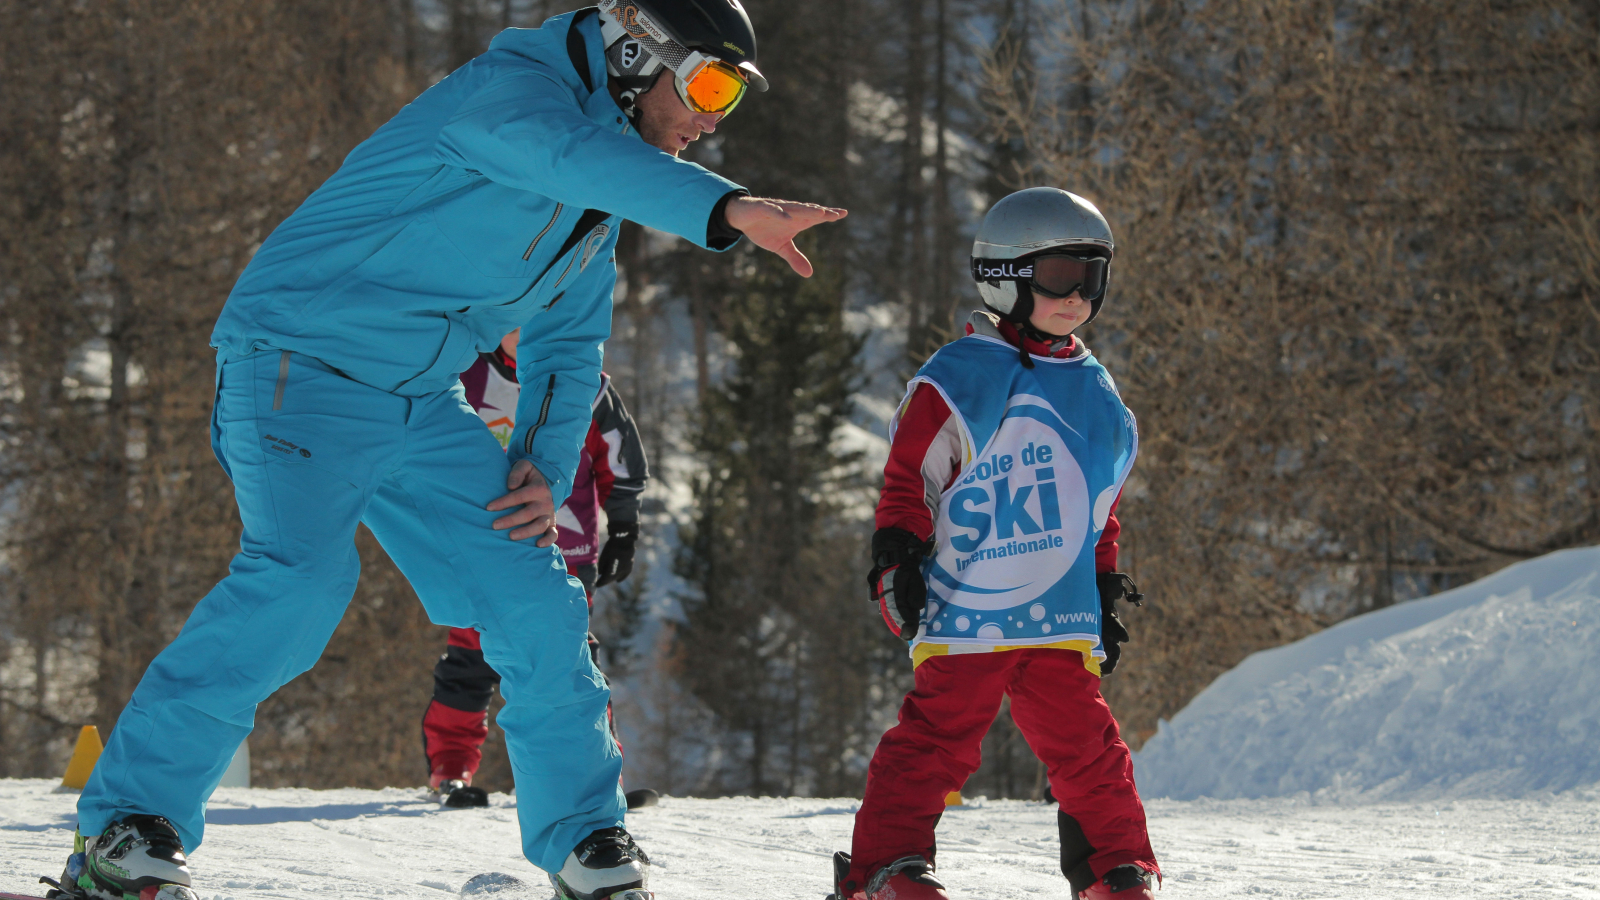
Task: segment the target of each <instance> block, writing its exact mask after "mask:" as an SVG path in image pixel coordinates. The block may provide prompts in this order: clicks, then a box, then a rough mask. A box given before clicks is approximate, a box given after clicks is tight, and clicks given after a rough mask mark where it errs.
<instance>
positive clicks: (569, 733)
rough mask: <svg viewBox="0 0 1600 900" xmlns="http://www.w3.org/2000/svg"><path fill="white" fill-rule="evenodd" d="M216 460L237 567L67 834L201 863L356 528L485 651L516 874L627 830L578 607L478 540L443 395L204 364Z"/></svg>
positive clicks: (490, 476)
mask: <svg viewBox="0 0 1600 900" xmlns="http://www.w3.org/2000/svg"><path fill="white" fill-rule="evenodd" d="M212 443H213V445H214V447H215V448H216V451H217V456H218V459H220V460H221V461H222V463H223V467H224V468H225V469H227V471H228V474H229V476H230V477H231V478H232V479H233V484H234V494H235V497H236V498H237V500H238V503H239V516H240V518H241V519H242V520H243V525H244V530H243V534H242V536H241V538H240V551H239V554H238V555H237V556H235V557H234V558H233V562H232V563H231V565H230V566H229V569H228V576H227V577H226V578H225V579H223V580H222V581H221V582H220V583H219V584H218V585H217V586H216V587H215V588H213V589H212V590H211V592H210V593H209V594H207V595H206V596H205V598H204V599H203V600H201V601H200V603H199V605H198V606H196V607H195V610H194V612H193V613H192V614H191V615H190V616H189V619H188V621H187V622H186V623H185V624H184V626H183V630H182V632H181V633H180V634H179V635H178V637H177V639H176V640H174V641H173V642H172V644H171V645H169V646H168V647H167V648H166V649H165V650H163V651H162V652H161V654H160V655H158V656H157V657H156V658H155V660H154V661H153V662H152V663H151V664H150V667H149V669H148V670H146V671H145V674H144V677H143V678H142V679H141V680H140V682H139V686H138V688H137V689H136V690H135V691H134V693H133V698H132V700H131V701H130V702H129V704H128V705H127V707H126V708H125V709H124V710H123V712H122V716H121V718H119V719H118V720H117V725H116V728H115V730H113V731H112V733H111V738H110V740H109V741H108V743H107V744H106V748H105V752H104V754H103V755H102V756H101V757H100V761H99V763H98V764H97V765H96V766H95V769H94V774H93V775H92V776H91V777H90V779H89V783H88V785H87V787H85V789H84V791H83V795H82V797H81V798H80V799H79V801H78V820H79V827H80V829H81V830H82V833H83V834H86V835H93V834H98V833H99V832H101V831H102V830H104V828H105V826H106V825H107V824H109V823H110V822H112V821H114V820H116V819H118V818H121V817H122V816H124V815H128V814H131V813H148V814H154V815H160V816H165V817H166V818H167V819H168V820H170V821H171V822H172V824H173V826H174V827H175V828H176V829H177V831H178V834H179V835H180V836H181V837H182V839H183V843H184V846H185V847H187V848H188V849H189V850H191V851H192V850H194V849H195V848H196V847H198V846H199V845H200V842H201V839H202V837H203V835H204V830H205V808H206V800H207V799H208V798H209V797H210V796H211V792H212V791H214V790H215V789H216V786H217V782H218V781H220V780H221V779H222V774H223V772H224V771H225V770H226V769H227V767H228V763H229V761H230V760H231V759H232V757H233V754H234V751H235V750H237V749H238V747H239V744H240V742H242V741H243V740H244V739H245V737H246V736H247V735H248V734H249V733H250V730H251V727H252V725H253V724H254V721H255V709H256V705H257V704H258V703H260V702H261V701H263V700H265V699H266V698H267V697H268V696H270V695H271V694H272V692H273V691H275V690H277V689H278V688H279V687H281V686H282V685H284V684H285V683H287V682H288V681H289V680H290V679H292V678H294V677H295V676H296V675H299V674H300V673H302V672H305V671H306V670H308V669H310V668H311V666H312V664H314V663H315V662H316V661H317V658H318V657H319V656H320V655H321V654H322V649H323V647H324V646H325V645H326V644H327V642H328V639H329V638H330V637H332V636H333V631H334V628H335V627H337V626H338V624H339V619H340V618H341V617H342V616H343V614H344V611H345V607H346V606H347V605H348V604H349V602H350V597H351V595H352V594H353V593H354V591H355V587H356V578H357V575H358V573H359V570H360V562H359V560H358V557H357V554H356V549H355V544H354V538H355V531H356V523H357V522H365V523H366V525H367V527H369V528H370V529H371V530H372V532H373V534H374V535H376V536H377V538H378V541H379V542H380V543H381V544H382V545H383V547H384V549H385V550H386V551H388V553H389V556H390V557H391V558H392V559H393V560H394V561H395V563H396V564H397V565H398V566H399V567H400V570H401V572H403V573H404V574H405V576H406V578H407V579H408V580H410V582H411V585H412V587H414V588H415V589H416V592H417V595H418V596H419V597H420V598H421V599H422V603H423V605H424V607H426V609H427V611H428V615H429V617H430V618H431V619H432V620H433V621H434V622H436V623H438V624H440V625H450V626H458V627H469V628H475V629H478V630H479V631H480V632H481V639H482V644H483V653H484V659H485V660H486V661H487V662H488V663H489V664H490V665H491V666H493V667H494V670H495V671H496V672H498V673H499V674H500V676H501V684H500V691H501V694H502V695H503V696H504V698H505V701H506V705H505V708H504V709H503V710H502V711H501V712H500V714H499V717H498V720H497V721H498V722H499V724H500V726H501V728H502V729H503V730H504V731H505V734H506V745H507V749H508V751H509V756H510V759H511V767H512V771H513V773H514V776H515V780H516V789H517V816H518V819H519V822H520V824H521V828H522V842H523V853H524V854H525V855H526V856H527V858H528V860H529V861H531V862H532V863H533V864H534V865H536V866H539V867H540V868H542V869H545V870H546V871H550V872H554V871H557V870H559V869H560V868H561V865H562V863H563V862H564V861H565V859H566V857H567V854H569V853H570V852H571V851H572V849H573V847H575V846H576V845H577V844H578V842H579V841H581V840H582V839H583V838H585V837H587V836H588V835H589V833H590V832H592V831H595V830H597V829H600V828H609V827H613V826H618V825H621V824H622V823H623V815H624V811H625V810H626V804H625V802H624V800H623V798H622V792H621V789H620V788H619V786H618V777H619V776H620V774H621V771H622V754H621V751H620V749H619V748H618V747H617V744H616V742H615V740H614V739H613V738H612V736H611V731H610V727H609V725H608V722H607V718H606V703H607V701H608V700H609V698H610V691H609V689H608V688H607V686H606V682H605V679H604V678H603V677H602V676H601V675H600V673H599V671H598V670H597V669H596V668H595V667H594V663H593V662H592V661H591V660H590V657H589V648H588V644H587V642H586V638H585V635H586V633H587V630H588V607H587V604H586V603H585V601H584V594H583V588H582V587H581V586H580V585H579V584H578V581H577V579H574V578H570V577H569V576H568V575H567V570H566V566H565V565H564V564H563V563H562V559H561V554H560V552H559V551H558V550H557V548H556V547H554V546H550V547H545V548H540V547H536V546H534V543H533V541H532V540H531V539H530V540H527V541H513V540H511V539H510V537H509V536H508V535H509V532H506V531H495V530H494V529H493V528H492V527H491V524H490V523H492V522H493V521H494V519H496V518H497V517H499V516H501V515H504V513H491V512H487V511H486V510H485V509H484V507H485V506H486V505H487V504H488V503H489V501H490V500H492V499H494V498H495V497H498V496H500V495H502V494H504V493H505V492H506V489H505V488H506V475H507V473H508V471H509V465H510V464H509V462H508V460H507V459H506V455H505V453H504V452H503V451H502V450H501V449H500V444H499V442H497V441H496V440H495V438H494V436H493V435H492V434H490V433H489V430H488V429H487V428H484V427H483V420H482V419H480V418H478V415H477V413H475V412H473V410H472V407H471V406H469V405H468V404H467V402H466V398H465V395H464V394H463V392H462V389H461V386H460V385H459V384H458V385H456V387H455V388H454V389H453V390H448V391H441V392H438V393H434V394H427V395H425V396H420V397H402V396H398V395H395V394H390V393H387V392H384V391H380V390H378V389H376V388H371V387H367V386H366V385H363V384H360V383H357V382H355V381H351V380H350V379H348V378H345V377H344V376H342V375H340V374H339V373H338V372H336V371H334V370H333V369H331V368H329V367H328V366H326V365H324V364H322V363H321V362H319V361H317V360H315V359H312V358H310V357H307V356H303V355H298V354H288V353H281V352H279V351H275V350H274V351H261V352H257V353H254V354H252V355H249V356H245V357H242V358H238V359H233V360H228V361H226V362H222V363H220V364H219V367H218V371H217V401H216V409H215V412H214V413H213V416H212ZM380 677H381V676H380ZM396 702H409V701H406V700H404V698H396ZM406 737H407V739H409V738H410V737H411V736H410V735H406Z"/></svg>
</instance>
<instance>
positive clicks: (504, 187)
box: [60, 0, 845, 900]
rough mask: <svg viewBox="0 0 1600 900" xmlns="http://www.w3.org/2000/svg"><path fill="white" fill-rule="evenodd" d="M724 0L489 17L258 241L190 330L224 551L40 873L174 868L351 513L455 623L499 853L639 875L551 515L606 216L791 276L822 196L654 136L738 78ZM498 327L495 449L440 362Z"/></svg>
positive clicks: (160, 884) (318, 633)
mask: <svg viewBox="0 0 1600 900" xmlns="http://www.w3.org/2000/svg"><path fill="white" fill-rule="evenodd" d="M755 55H756V42H755V35H754V32H753V31H752V29H751V26H750V21H749V19H748V17H747V16H746V15H745V12H744V10H743V9H742V8H741V7H740V6H739V4H738V2H737V0H605V2H602V3H601V5H600V7H599V8H598V9H596V8H588V9H584V10H580V11H578V12H576V13H571V14H567V15H562V16H557V17H555V18H552V19H550V20H548V21H547V22H545V23H544V25H543V26H542V27H540V28H538V29H508V30H506V31H504V32H502V33H501V34H500V35H499V36H498V37H496V38H495V39H494V41H493V42H492V43H491V44H490V47H489V50H488V52H487V53H484V54H483V55H482V56H479V57H477V58H476V59H474V60H472V61H471V62H469V63H468V64H467V65H465V66H463V67H462V68H460V69H458V70H456V71H455V72H454V73H453V74H451V75H450V76H449V77H448V78H446V79H444V80H443V81H441V82H439V83H438V84H437V85H435V86H434V87H432V88H430V89H429V90H427V91H426V92H424V93H423V94H422V95H421V96H420V97H418V98H417V99H416V100H414V101H413V102H412V103H410V104H409V105H408V106H406V107H405V108H404V109H402V110H401V111H400V112H399V113H398V114H397V115H396V116H395V117H394V118H393V119H391V120H390V121H389V122H388V123H387V124H385V125H384V126H383V127H382V128H379V129H378V130H377V132H376V133H374V134H373V135H372V136H371V137H370V138H368V139H367V140H366V141H364V142H362V143H361V144H360V145H359V146H357V147H356V148H355V150H353V151H352V152H351V153H350V155H349V156H348V157H347V158H346V159H345V161H344V164H343V165H342V166H341V167H340V168H339V170H338V171H337V172H335V173H334V174H333V176H332V177H331V178H329V179H328V180H327V182H326V183H324V184H323V185H322V186H321V187H320V188H318V189H317V190H316V191H315V192H314V193H313V194H312V195H311V196H310V197H309V198H308V199H307V200H306V201H305V203H304V204H302V205H301V206H300V208H299V209H297V210H296V211H295V212H294V213H293V214H292V215H290V216H289V218H287V219H285V220H284V222H283V223H282V224H281V225H279V226H278V228H277V229H276V230H275V231H274V232H273V233H272V234H271V236H270V237H268V238H267V240H266V242H265V243H263V244H262V245H261V248H260V250H259V251H258V252H257V253H256V255H255V257H254V259H252V260H251V262H250V264H249V265H248V266H247V267H246V268H245V270H244V273H243V274H242V275H241V276H240V278H239V281H238V284H237V285H235V287H234V289H233V292H232V294H231V295H230V296H229V297H228V302H227V305H226V306H225V307H224V308H223V311H222V316H221V318H220V319H219V320H218V322H217V327H216V330H215V332H214V333H213V334H212V339H211V344H212V346H213V347H215V348H216V349H217V394H216V405H215V409H214V411H213V414H212V422H211V436H212V445H213V447H214V449H215V450H216V453H217V457H218V459H219V460H220V461H221V463H222V465H223V468H224V469H226V470H227V472H228V475H229V477H230V478H232V480H233V483H234V489H235V495H236V498H237V501H238V504H239V516H240V519H241V520H242V522H243V534H242V536H241V538H240V552H239V554H238V555H237V556H235V557H234V559H233V562H232V564H231V566H230V567H229V574H228V577H227V578H225V579H224V580H223V581H222V582H220V583H219V584H218V585H217V586H216V587H215V588H214V589H213V590H212V591H211V592H210V593H209V594H207V595H206V597H205V598H204V599H203V600H201V601H200V603H199V605H198V606H197V607H196V608H195V610H194V613H193V614H192V615H191V616H190V617H189V620H188V622H187V623H186V624H185V625H184V627H183V631H182V633H181V634H179V635H178V637H177V639H176V640H174V641H173V642H172V644H171V645H170V646H168V647H167V648H166V649H165V650H164V651H162V652H161V654H160V655H159V656H157V657H156V659H155V660H154V661H153V662H152V663H151V664H150V668H149V669H148V670H147V671H146V672H145V674H144V677H143V679H142V680H141V681H140V683H139V686H138V688H137V690H135V691H134V694H133V698H132V700H131V701H130V702H129V703H128V705H127V707H126V708H125V709H124V710H123V712H122V716H121V718H120V719H119V720H118V721H117V726H116V729H115V731H113V732H112V734H111V739H110V742H109V743H108V744H107V746H106V748H105V753H104V755H103V756H101V757H100V761H99V764H98V765H97V766H96V768H95V770H94V774H93V776H92V777H91V778H90V780H89V784H88V786H87V787H86V788H85V789H84V791H83V796H82V798H81V799H80V800H79V802H78V822H79V824H78V834H77V838H76V844H77V845H76V846H75V847H74V853H73V854H72V856H71V857H70V859H69V862H68V864H67V868H66V871H65V873H64V875H63V878H62V882H61V885H60V887H61V890H62V891H63V892H64V893H66V894H67V895H69V896H73V897H85V898H97V900H127V898H141V900H194V898H195V897H196V894H195V893H194V891H193V890H192V889H191V887H190V881H189V871H188V868H187V864H186V859H185V856H184V852H185V848H187V849H189V850H193V849H194V848H195V847H196V846H198V845H199V843H200V841H201V837H202V834H203V830H204V814H205V807H206V800H207V798H208V797H209V796H210V795H211V792H212V791H213V790H214V789H215V788H216V786H217V782H218V781H219V780H220V779H221V777H222V773H223V771H224V770H225V769H226V768H227V767H228V763H229V761H230V760H231V759H232V757H233V755H234V752H235V751H236V750H237V749H238V747H239V745H240V742H242V741H243V740H244V739H245V737H246V736H247V735H248V734H249V733H250V730H251V726H252V724H253V722H254V715H255V708H256V705H257V704H258V703H260V702H261V701H263V700H265V699H266V698H267V697H268V696H269V695H271V694H272V692H273V691H275V690H277V689H278V688H279V687H280V686H282V685H283V684H284V683H286V682H288V681H289V680H290V679H292V678H294V677H295V676H296V675H298V674H300V673H301V672H304V671H306V670H307V669H309V668H311V666H312V664H313V663H315V662H316V660H317V658H318V656H319V655H320V654H321V653H322V649H323V647H324V646H325V645H326V643H327V641H328V639H329V638H330V637H331V636H332V634H333V632H334V628H335V627H336V626H337V625H338V623H339V620H340V618H341V616H342V615H343V613H344V610H345V606H346V605H347V604H348V603H349V601H350V597H351V595H352V594H353V592H354V590H355V586H356V579H357V573H358V569H359V563H358V558H357V554H356V550H355V546H354V543H353V539H354V536H355V530H356V523H358V522H364V523H366V525H367V526H368V527H369V528H371V530H372V532H373V534H375V535H376V536H377V538H378V540H379V542H380V543H382V544H383V546H384V548H385V549H386V550H387V551H388V553H389V555H390V556H391V557H392V558H393V559H394V561H395V563H396V564H397V565H398V566H399V567H400V570H401V571H402V572H403V573H404V574H405V576H406V577H407V578H408V579H409V580H410V582H411V584H412V586H413V587H415V589H416V591H417V594H418V596H419V597H420V598H421V599H422V602H423V605H424V606H425V607H426V608H427V611H428V614H429V616H430V618H432V620H433V621H434V622H436V623H438V624H440V625H449V626H457V627H467V628H474V629H477V630H478V631H479V632H480V633H481V637H482V645H483V653H484V658H485V660H486V661H487V662H488V663H489V664H490V665H491V666H493V668H494V670H495V671H496V672H498V673H500V675H501V677H502V679H503V680H502V686H501V689H502V692H503V694H504V697H505V700H506V706H505V708H504V710H503V711H502V712H501V713H500V716H499V723H500V726H501V727H502V728H503V729H504V730H505V734H506V744H507V748H508V750H509V755H510V758H511V764H512V769H513V772H514V773H515V777H516V790H517V815H518V818H519V821H520V824H521V829H522V845H523V853H524V854H525V855H526V856H527V858H528V859H529V860H530V861H531V862H533V864H534V865H536V866H538V867H540V868H541V869H544V870H545V871H546V872H548V873H549V874H550V876H551V879H552V881H553V882H554V883H555V886H556V889H557V891H558V892H559V893H560V894H561V895H563V896H565V897H569V898H577V900H603V898H611V897H615V898H618V900H623V898H626V900H640V898H647V897H649V896H650V895H649V894H648V892H647V891H646V890H645V888H646V885H645V881H646V865H647V864H648V861H647V860H646V858H645V856H644V854H643V853H641V852H640V851H639V848H638V847H637V846H636V845H635V844H634V842H633V840H632V838H631V837H630V836H629V835H628V832H627V831H626V830H624V828H623V814H624V808H625V807H624V801H623V797H622V793H621V791H620V790H619V789H618V776H619V774H620V772H621V767H622V757H621V755H620V753H619V751H618V748H617V746H616V743H615V742H614V740H613V739H612V737H611V732H610V729H609V728H608V727H607V722H606V704H607V701H608V699H609V691H608V689H607V687H606V683H605V680H604V679H603V678H602V677H601V675H600V674H599V672H598V671H596V669H595V667H594V665H593V663H592V662H591V661H590V657H589V650H588V647H587V645H586V643H585V633H586V630H587V618H588V617H587V610H586V606H585V603H584V595H583V589H582V588H581V587H580V586H579V585H578V582H577V581H576V580H575V579H571V578H569V577H568V576H567V571H566V568H565V566H564V565H563V564H562V559H561V554H560V553H559V552H558V550H557V548H556V547H555V546H553V544H554V540H555V531H554V527H553V524H554V513H555V510H556V508H557V507H558V506H560V504H561V503H562V501H563V500H565V499H566V497H567V495H568V492H569V491H570V489H571V485H572V480H573V474H574V469H575V467H576V466H577V462H578V455H579V451H580V443H581V441H582V438H583V436H584V433H585V431H586V429H587V428H588V427H589V421H590V404H591V401H592V400H593V399H594V397H595V394H596V392H597V391H598V390H599V388H600V363H601V344H602V342H603V341H605V339H606V337H607V336H608V335H609V333H610V325H611V295H612V288H613V284H614V282H615V279H616V267H615V264H614V262H613V259H612V249H613V247H614V245H615V244H616V240H617V226H618V225H619V224H620V222H621V220H622V219H625V218H626V219H631V220H633V221H635V222H638V223H640V224H642V225H647V226H649V227H651V228H655V229H659V230H661V231H668V232H672V233H673V234H677V235H680V236H682V237H684V238H686V239H688V240H690V241H692V242H694V243H695V244H698V245H700V246H703V247H707V248H709V249H712V250H725V249H727V248H729V247H731V246H733V244H734V243H736V242H737V241H738V239H739V237H740V236H741V235H743V236H745V237H748V238H749V239H750V240H751V241H752V242H753V243H755V244H756V245H757V246H760V247H762V248H765V249H767V250H770V251H772V252H774V253H777V254H778V255H780V256H782V257H783V258H784V259H785V260H786V261H788V263H789V264H790V266H792V267H793V268H794V270H795V271H796V272H797V273H799V274H800V275H802V276H809V275H810V274H811V265H810V263H809V262H807V260H806V258H805V257H804V256H803V255H802V254H801V253H800V252H799V251H798V250H797V249H796V248H795V245H794V242H793V239H794V236H795V235H796V234H797V233H799V232H800V231H803V230H805V229H806V228H809V227H811V226H813V225H816V224H819V223H822V222H829V221H834V220H837V219H839V218H842V217H843V216H844V215H845V211H844V210H841V209H829V208H826V207H821V206H815V205H811V204H806V203H794V202H788V201H782V200H760V199H755V198H752V197H750V196H749V195H748V193H747V192H745V191H744V190H742V189H741V188H740V187H739V186H738V185H737V184H734V183H733V182H731V181H728V180H727V179H725V178H722V177H721V176H718V175H716V174H714V173H712V172H709V171H707V170H706V169H704V168H702V167H700V166H698V165H695V164H694V163H691V162H686V161H683V160H680V159H678V158H677V155H678V153H679V152H680V151H682V150H683V149H684V148H685V147H687V146H688V145H689V144H690V143H691V142H692V141H694V140H696V139H697V138H698V137H699V136H700V135H701V134H703V133H709V132H711V131H712V130H714V129H715V128H716V126H717V125H718V124H719V122H720V121H721V119H722V117H723V116H724V115H726V114H727V113H728V112H729V111H731V110H732V109H733V108H734V106H735V104H737V103H738V102H739V100H740V98H741V97H742V96H743V95H744V92H745V91H746V89H747V88H748V87H750V86H754V87H755V88H756V89H758V90H765V88H766V81H765V79H764V78H763V77H762V76H761V73H760V72H759V71H758V70H757V69H756V66H755ZM519 326H520V327H521V328H522V337H521V341H520V343H519V345H518V348H517V379H518V381H519V382H520V383H521V384H522V385H523V386H524V387H523V391H522V396H521V400H520V402H519V405H518V408H517V415H516V429H515V431H514V432H513V433H512V435H511V441H510V446H509V447H508V449H507V452H502V451H501V448H500V444H499V442H498V441H497V440H496V439H495V437H494V436H493V435H492V434H490V433H489V431H488V430H487V429H485V428H484V427H483V422H482V421H481V420H480V419H479V418H478V415H477V413H475V412H474V411H473V409H472V407H471V406H470V405H468V404H467V402H466V400H465V398H464V395H463V393H462V387H461V384H460V382H459V381H458V379H457V376H458V375H459V374H460V373H461V372H462V371H463V370H464V369H466V368H467V367H468V366H470V365H471V364H472V363H473V361H474V360H476V359H477V358H478V353H479V352H480V351H484V350H489V349H492V348H493V347H495V346H496V345H497V344H498V343H499V341H500V339H501V337H502V336H503V335H505V334H506V333H507V332H509V331H511V330H512V329H514V328H517V327H519Z"/></svg>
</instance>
